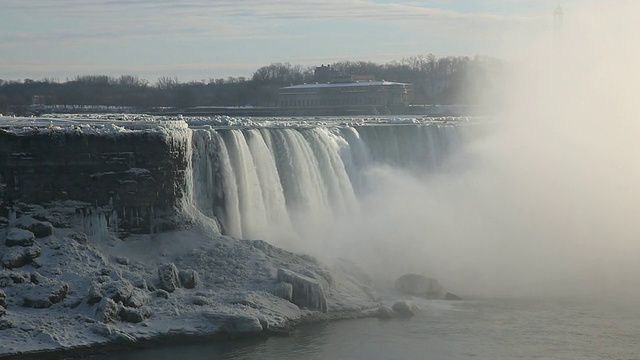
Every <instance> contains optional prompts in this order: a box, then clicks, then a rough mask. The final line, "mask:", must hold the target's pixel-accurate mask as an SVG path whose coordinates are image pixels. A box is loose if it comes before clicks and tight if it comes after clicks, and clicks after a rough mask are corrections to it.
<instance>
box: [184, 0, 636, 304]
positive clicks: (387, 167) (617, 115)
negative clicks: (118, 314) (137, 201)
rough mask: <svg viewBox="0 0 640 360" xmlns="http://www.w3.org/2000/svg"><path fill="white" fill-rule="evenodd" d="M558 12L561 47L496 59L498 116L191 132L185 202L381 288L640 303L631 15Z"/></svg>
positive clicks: (605, 10)
mask: <svg viewBox="0 0 640 360" xmlns="http://www.w3.org/2000/svg"><path fill="white" fill-rule="evenodd" d="M570 5H571V4H570ZM570 5H569V6H564V7H563V9H564V14H563V18H564V19H563V20H564V26H563V29H562V38H561V39H559V38H558V37H559V32H558V31H556V32H555V35H553V31H549V37H548V38H546V39H545V38H544V36H541V40H540V41H539V43H537V44H533V45H531V46H530V50H529V51H526V52H521V53H520V54H518V56H517V57H514V58H513V59H511V64H510V68H509V75H508V79H507V81H506V84H507V89H506V90H505V92H504V94H505V95H504V99H501V100H502V101H501V103H502V104H503V106H502V107H501V109H500V111H498V114H497V115H496V116H495V117H493V118H491V119H483V120H480V121H478V123H476V124H465V125H457V126H451V125H447V126H443V125H442V124H440V125H437V124H430V125H425V124H423V125H391V126H362V127H347V126H342V127H332V126H328V127H327V126H319V127H315V128H291V127H290V128H277V129H267V128H260V129H245V130H240V129H226V130H211V129H208V130H207V129H195V130H194V139H200V138H203V139H204V138H206V141H200V140H194V144H195V146H194V163H193V168H194V174H195V175H194V185H195V187H194V192H195V194H196V195H195V196H194V198H195V199H198V200H197V202H198V207H199V208H201V209H204V211H203V212H204V213H206V214H207V215H209V216H213V217H215V218H216V219H217V221H218V222H219V223H220V228H221V231H222V232H223V233H225V234H229V235H233V236H236V237H240V238H264V239H267V240H269V241H271V242H272V243H274V244H276V245H280V246H285V247H287V248H289V249H291V250H295V251H301V252H307V253H311V254H315V255H320V256H331V257H340V256H342V257H347V258H351V259H355V260H357V261H359V262H361V263H363V264H364V265H366V266H367V267H368V268H369V270H370V271H371V272H372V273H373V274H374V276H376V277H377V278H379V279H383V280H384V279H388V280H392V279H395V278H396V277H397V276H399V275H401V274H403V273H407V272H417V273H425V274H428V275H431V276H434V277H436V278H438V279H439V280H440V281H441V282H442V283H443V284H445V286H447V287H448V288H450V289H451V290H452V291H454V292H456V293H461V294H466V295H486V296H503V295H506V296H515V295H519V296H537V297H540V296H569V295H578V296H588V297H605V298H610V297H612V296H616V295H619V296H637V295H640V294H639V290H637V289H640V287H639V286H638V285H639V284H638V280H637V279H638V278H640V269H639V267H638V265H637V260H636V259H637V257H638V255H640V241H638V237H639V236H640V222H639V221H637V219H636V217H637V214H639V213H640V188H639V187H638V186H637V184H638V183H640V159H639V157H638V154H639V153H640V151H638V150H640V149H639V148H638V145H637V144H638V142H637V137H638V134H640V122H639V121H638V117H637V113H638V109H637V90H636V87H637V84H638V83H640V75H639V74H640V70H639V69H638V66H637V64H639V63H640V61H639V60H640V59H639V57H640V56H639V54H638V50H635V49H636V48H637V47H636V46H634V44H635V41H636V39H638V38H639V37H640V31H638V25H637V22H636V21H635V19H633V15H634V14H637V13H640V11H639V10H640V9H639V7H640V4H636V3H635V2H629V1H622V2H616V3H615V5H609V6H606V5H602V4H596V5H593V6H587V5H585V6H582V7H580V8H576V7H575V6H574V7H572V6H570ZM552 16H553V13H550V20H551V19H552ZM556 21H557V20H556ZM557 25H558V24H557V23H556V26H557ZM477 98H482V96H480V95H479V96H477ZM494 100H495V99H494ZM480 128H482V131H476V130H479V129H480ZM477 134H482V135H481V136H476V135H477ZM195 159H200V160H198V161H196V160H195ZM199 161H204V163H201V162H199Z"/></svg>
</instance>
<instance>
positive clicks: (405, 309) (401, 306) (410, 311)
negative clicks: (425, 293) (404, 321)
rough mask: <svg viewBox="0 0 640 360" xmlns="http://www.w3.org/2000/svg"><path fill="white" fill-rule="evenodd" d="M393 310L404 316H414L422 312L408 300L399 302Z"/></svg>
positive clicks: (394, 305)
mask: <svg viewBox="0 0 640 360" xmlns="http://www.w3.org/2000/svg"><path fill="white" fill-rule="evenodd" d="M391 308H392V309H393V311H395V312H397V313H398V314H400V315H402V316H413V315H415V314H416V313H418V311H420V310H419V309H418V306H417V305H416V304H414V303H413V302H411V301H407V300H400V301H397V302H396V303H395V304H393V306H392V307H391Z"/></svg>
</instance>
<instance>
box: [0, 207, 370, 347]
mask: <svg viewBox="0 0 640 360" xmlns="http://www.w3.org/2000/svg"><path fill="white" fill-rule="evenodd" d="M67 205H70V204H67ZM22 210H23V211H24V212H22V213H21V214H22V215H23V216H22V217H18V218H17V219H6V218H4V219H2V223H3V224H4V226H3V227H4V229H3V230H0V237H1V240H2V243H1V244H0V247H1V248H2V249H1V251H0V252H1V253H2V259H3V265H5V266H3V267H4V269H2V270H0V282H1V284H0V285H2V286H1V287H0V289H1V290H3V292H4V293H5V294H6V314H5V315H4V316H2V317H0V328H2V330H0V357H14V358H18V357H19V358H22V357H24V356H32V358H41V357H49V356H50V357H54V356H58V355H60V354H66V355H68V354H73V355H74V356H79V355H81V354H90V353H93V352H94V351H97V350H99V351H108V350H116V349H124V348H130V347H136V346H150V345H152V344H157V343H161V342H162V343H165V342H169V343H171V342H183V341H194V340H221V339H228V338H236V337H244V336H266V335H269V334H272V333H281V332H282V331H284V330H286V329H290V328H291V327H292V326H295V324H296V323H298V322H300V321H317V320H327V319H333V318H345V317H357V316H366V315H370V314H372V313H373V312H374V311H375V310H376V309H377V307H378V304H377V303H376V302H375V301H374V294H373V291H372V289H371V284H370V283H367V282H368V281H369V280H370V279H367V278H366V276H365V277H362V276H363V274H364V273H358V271H359V270H358V268H357V267H356V266H355V265H353V264H351V263H348V262H344V261H340V262H338V263H336V264H332V266H331V267H328V266H326V265H324V264H322V263H321V262H320V261H318V260H316V259H314V258H312V257H310V256H304V255H296V254H293V253H290V252H288V251H285V250H281V249H279V248H276V247H274V246H271V245H269V244H267V243H266V242H264V241H261V240H238V239H233V238H229V237H221V236H214V235H211V234H207V233H206V232H205V231H204V230H203V229H200V228H198V227H196V226H192V227H187V228H183V229H181V230H176V231H172V232H166V233H159V234H155V235H138V236H132V237H130V238H128V239H127V240H120V239H117V238H116V237H114V236H111V235H109V234H108V233H100V231H97V232H95V233H93V234H92V233H91V231H88V228H87V227H84V228H83V227H82V226H81V225H80V224H79V223H78V222H76V225H75V226H73V227H71V228H52V227H50V226H49V225H48V223H46V222H45V223H43V222H41V221H38V220H34V219H33V218H32V217H31V216H30V215H28V214H27V213H29V212H31V213H32V214H33V215H35V216H37V217H39V218H43V214H46V213H47V211H43V208H41V207H39V206H32V205H31V206H25V207H24V208H22ZM48 211H53V212H57V214H56V215H51V216H52V218H53V217H56V216H60V214H61V213H64V212H65V211H66V212H67V213H66V214H67V215H68V216H71V217H75V216H74V215H73V214H71V206H67V207H66V208H65V207H58V208H56V209H53V210H52V209H49V210H48ZM75 220H76V221H77V220H80V219H79V218H78V217H75ZM20 224H23V225H25V224H26V225H25V226H23V225H20ZM29 224H44V225H43V226H44V227H47V228H50V229H52V234H51V235H45V236H42V237H39V238H35V239H31V240H30V241H29V240H28V241H27V242H26V243H21V244H18V245H12V246H7V245H6V244H8V242H7V240H6V239H7V238H8V237H11V236H13V237H16V235H15V233H18V235H19V236H18V237H20V236H22V237H25V236H24V232H27V231H28V230H23V232H18V231H16V230H15V229H17V228H16V226H19V227H21V228H27V227H28V226H27V225H29ZM10 229H14V231H11V230H10ZM83 231H84V232H83ZM9 232H11V235H9ZM41 235H42V234H41ZM26 237H27V238H28V237H29V236H26ZM16 249H17V250H19V252H20V253H22V252H23V251H24V252H26V249H37V251H33V252H32V253H38V254H37V255H34V256H32V257H30V258H28V259H27V260H26V261H25V262H26V263H25V264H18V263H12V264H10V263H9V260H8V259H9V258H10V257H11V256H13V255H11V254H13V253H15V252H16ZM7 265H8V266H7ZM167 269H169V271H168V272H167V271H166V270H167ZM171 269H173V272H172V271H171ZM282 273H286V274H285V275H289V276H291V274H293V275H292V276H294V277H299V279H298V280H296V279H292V278H287V277H286V276H284V275H283V274H282ZM167 274H168V275H167ZM171 274H173V275H175V277H173V278H172V276H171ZM163 276H164V278H163V279H161V277H163ZM357 277H360V278H361V280H362V281H361V280H358V279H357ZM180 280H182V281H180ZM300 281H301V282H300ZM172 283H173V285H171V284H172ZM172 286H173V287H174V289H172ZM59 289H64V290H59ZM165 289H166V290H165ZM169 290H173V291H169ZM54 293H57V294H59V295H60V296H58V297H57V298H56V299H55V301H54V299H53V296H52V294H54ZM322 301H326V305H324V307H323V306H321V305H319V304H318V303H319V302H322ZM294 303H298V304H301V306H298V305H296V304H294ZM303 305H304V306H303Z"/></svg>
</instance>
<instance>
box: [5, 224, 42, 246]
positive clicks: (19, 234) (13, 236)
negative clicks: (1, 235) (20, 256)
mask: <svg viewBox="0 0 640 360" xmlns="http://www.w3.org/2000/svg"><path fill="white" fill-rule="evenodd" d="M35 239H36V237H35V235H34V234H33V233H32V232H31V231H29V230H24V229H18V228H11V229H9V231H7V236H6V237H5V240H4V244H5V245H7V246H9V247H11V246H22V247H27V246H31V245H33V243H34V241H35Z"/></svg>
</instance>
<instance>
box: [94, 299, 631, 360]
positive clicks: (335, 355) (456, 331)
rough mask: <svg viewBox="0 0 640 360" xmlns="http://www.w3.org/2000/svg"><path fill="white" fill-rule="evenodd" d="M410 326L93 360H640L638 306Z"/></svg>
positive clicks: (437, 308)
mask: <svg viewBox="0 0 640 360" xmlns="http://www.w3.org/2000/svg"><path fill="white" fill-rule="evenodd" d="M420 307H421V309H422V313H421V314H420V315H418V316H415V317H413V318H409V319H395V320H378V319H360V320H345V321H338V322H331V323H325V324H315V325H309V326H303V327H300V328H299V330H298V331H296V332H295V333H294V334H293V335H291V336H289V337H282V338H269V339H261V340H244V341H237V342H229V343H219V344H198V345H185V346H173V347H164V348H154V349H144V350H137V351H130V352H126V353H116V354H110V355H101V356H95V357H91V359H101V360H102V359H105V360H106V359H109V360H115V359H118V360H128V359H142V360H147V359H148V360H151V359H181V360H188V359H436V360H437V359H640V306H634V305H624V306H623V305H612V304H609V303H608V304H603V303H587V302H581V301H579V302H574V301H541V300H538V301H533V300H477V301H475V300H474V301H460V302H445V301H438V300H435V301H425V302H423V303H420Z"/></svg>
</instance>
